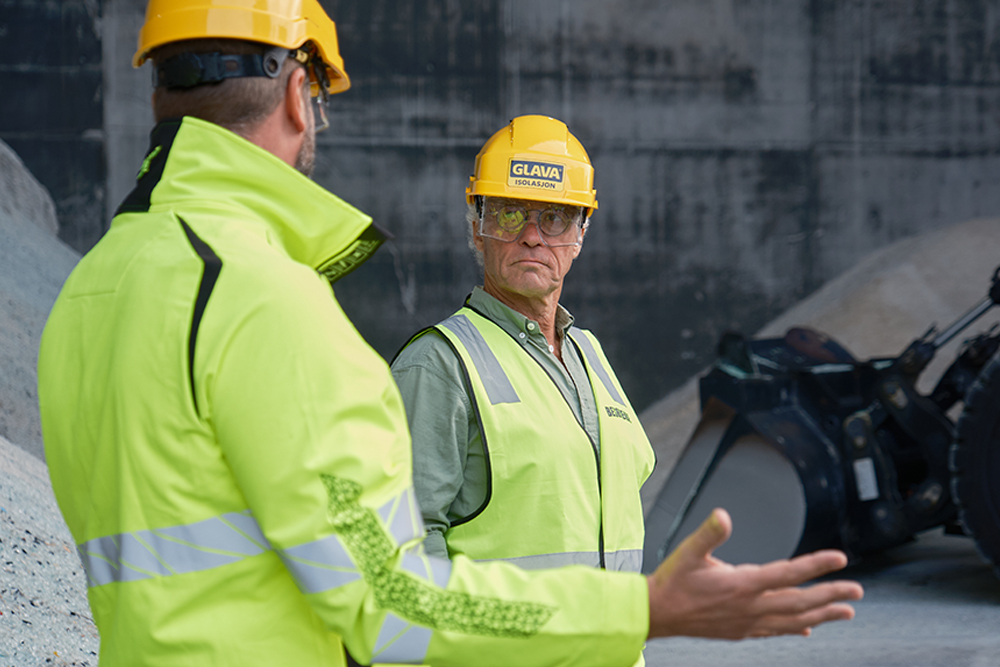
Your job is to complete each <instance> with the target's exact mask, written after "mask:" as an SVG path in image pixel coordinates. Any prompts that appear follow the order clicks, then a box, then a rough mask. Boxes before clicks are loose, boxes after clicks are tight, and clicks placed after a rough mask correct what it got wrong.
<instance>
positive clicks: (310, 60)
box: [290, 44, 330, 132]
mask: <svg viewBox="0 0 1000 667" xmlns="http://www.w3.org/2000/svg"><path fill="white" fill-rule="evenodd" d="M306 49H308V50H306ZM290 57H292V58H294V59H295V60H297V61H299V62H300V63H302V64H303V65H305V67H306V72H307V73H308V74H309V94H310V95H311V96H312V110H313V118H314V119H315V121H316V123H315V126H316V132H322V131H323V130H325V129H327V128H329V127H330V121H329V119H328V118H327V115H326V107H327V103H328V102H329V101H330V94H329V93H328V92H327V90H328V89H329V87H330V78H329V77H328V76H327V74H326V63H324V62H323V59H322V58H320V56H319V53H318V52H317V51H316V49H315V47H313V46H312V45H311V44H310V45H307V47H304V48H301V49H296V50H295V51H292V52H291V54H290Z"/></svg>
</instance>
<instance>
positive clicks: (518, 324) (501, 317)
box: [467, 287, 574, 339]
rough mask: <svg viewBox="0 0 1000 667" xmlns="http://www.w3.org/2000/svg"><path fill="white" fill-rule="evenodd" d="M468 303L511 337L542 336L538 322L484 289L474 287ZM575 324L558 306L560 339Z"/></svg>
mask: <svg viewBox="0 0 1000 667" xmlns="http://www.w3.org/2000/svg"><path fill="white" fill-rule="evenodd" d="M467 302H468V304H469V305H470V306H471V307H472V308H474V309H475V310H478V311H479V312H480V313H482V314H483V315H485V316H487V317H488V318H490V319H491V320H493V321H494V322H496V323H497V324H498V325H500V328H502V329H503V330H504V331H506V332H507V333H509V334H511V335H514V336H517V334H518V333H524V334H526V335H529V336H531V335H535V334H538V335H541V329H540V327H539V326H538V322H536V321H535V320H532V319H530V318H528V317H525V316H524V315H522V314H521V313H519V312H517V311H516V310H514V309H513V308H511V307H510V306H508V305H506V304H505V303H503V302H502V301H500V300H499V299H497V298H495V297H493V296H491V295H490V294H487V292H486V290H484V289H483V288H482V287H474V288H473V290H472V294H470V295H469V298H468V299H467ZM573 322H574V318H573V315H572V314H571V313H570V312H569V311H568V310H566V309H565V308H563V307H562V304H558V305H556V332H557V333H558V334H559V338H560V339H562V338H565V336H566V332H567V331H568V330H569V328H570V327H571V326H573ZM529 324H530V325H531V326H530V327H529V326H528V325H529Z"/></svg>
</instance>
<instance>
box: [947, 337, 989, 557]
mask: <svg viewBox="0 0 1000 667" xmlns="http://www.w3.org/2000/svg"><path fill="white" fill-rule="evenodd" d="M957 431H958V435H957V437H956V439H955V442H954V444H953V445H952V447H951V457H950V466H951V493H952V497H953V498H954V499H955V502H956V504H957V505H958V512H959V519H961V521H962V525H963V526H964V527H965V532H966V533H968V534H969V535H971V536H972V538H973V539H974V540H975V541H976V548H977V549H978V550H979V553H980V554H981V555H982V556H983V558H985V559H986V560H987V561H988V562H989V563H990V564H991V565H993V570H994V572H996V574H997V576H998V577H1000V354H997V355H995V356H994V357H993V359H991V360H990V361H989V363H987V364H986V366H985V367H984V368H983V370H982V371H980V373H979V377H978V378H977V379H976V382H975V383H974V384H973V385H972V387H971V388H970V389H969V393H968V394H967V395H966V397H965V409H964V410H963V411H962V416H961V417H960V418H959V420H958V429H957Z"/></svg>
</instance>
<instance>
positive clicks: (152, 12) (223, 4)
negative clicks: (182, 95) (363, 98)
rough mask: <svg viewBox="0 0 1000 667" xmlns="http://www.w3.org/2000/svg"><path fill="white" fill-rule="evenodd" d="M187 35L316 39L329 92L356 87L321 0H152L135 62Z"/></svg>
mask: <svg viewBox="0 0 1000 667" xmlns="http://www.w3.org/2000/svg"><path fill="white" fill-rule="evenodd" d="M186 39H241V40H246V41H249V42H261V43H263V44H270V45H272V46H280V47H284V48H287V49H289V50H291V51H294V50H296V49H299V48H301V47H302V46H304V45H305V44H306V43H307V42H311V43H312V44H313V45H314V46H315V49H316V54H317V55H318V56H319V57H320V58H321V59H322V60H323V64H324V65H325V66H326V67H325V69H326V76H325V79H326V82H325V84H326V90H325V91H324V92H325V93H327V94H333V93H339V92H342V91H345V90H347V89H348V88H350V87H351V80H350V79H349V78H348V77H347V72H345V71H344V59H343V58H342V57H341V56H340V48H339V47H338V45H337V27H336V25H335V24H334V22H333V21H332V20H331V19H330V17H329V16H327V15H326V12H325V11H323V7H322V6H320V4H319V2H318V0H268V1H267V2H260V0H149V4H148V5H147V6H146V22H145V23H144V24H143V26H142V30H140V31H139V50H138V51H136V52H135V56H134V57H133V58H132V65H133V66H135V67H139V66H140V65H142V64H143V63H144V62H146V59H147V58H148V57H149V52H150V51H152V50H153V49H155V48H156V47H158V46H163V45H164V44H169V43H171V42H179V41H182V40H186ZM314 92H316V91H315V90H314Z"/></svg>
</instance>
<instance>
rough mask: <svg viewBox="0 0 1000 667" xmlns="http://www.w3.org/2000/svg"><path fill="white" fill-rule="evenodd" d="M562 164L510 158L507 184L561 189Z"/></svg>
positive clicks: (521, 186)
mask: <svg viewBox="0 0 1000 667" xmlns="http://www.w3.org/2000/svg"><path fill="white" fill-rule="evenodd" d="M563 169H564V167H563V165H561V164H552V163H551V162H533V161H529V160H511V161H510V173H509V174H508V175H507V184H508V185H511V186H513V187H518V188H541V189H544V190H562V189H563Z"/></svg>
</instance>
